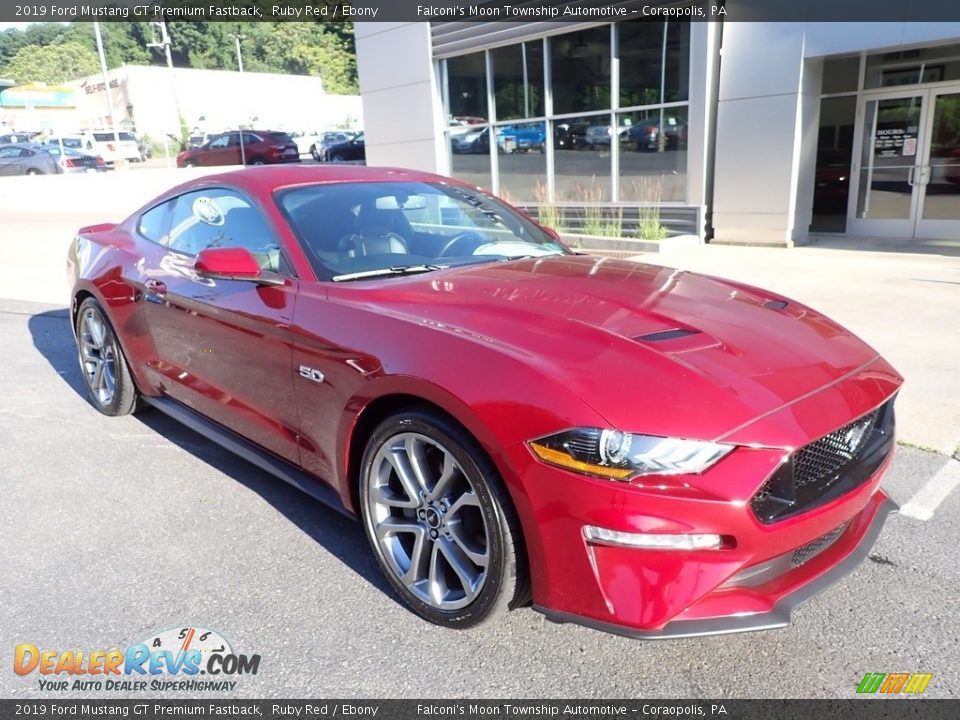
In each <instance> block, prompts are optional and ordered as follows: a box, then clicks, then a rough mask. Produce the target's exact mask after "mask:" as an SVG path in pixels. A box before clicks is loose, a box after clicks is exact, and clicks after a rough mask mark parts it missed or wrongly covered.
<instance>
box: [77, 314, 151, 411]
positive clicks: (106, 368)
mask: <svg viewBox="0 0 960 720" xmlns="http://www.w3.org/2000/svg"><path fill="white" fill-rule="evenodd" d="M76 331H77V357H78V359H79V362H80V372H81V374H82V375H83V381H84V385H85V386H86V388H87V396H88V397H89V399H90V403H91V404H92V405H93V406H94V407H95V408H96V409H97V410H99V411H100V412H102V413H103V414H104V415H110V416H117V415H129V414H130V413H132V412H135V411H136V410H137V409H138V404H139V402H138V401H139V393H138V392H137V387H136V385H135V384H134V382H133V378H132V377H131V375H130V368H129V367H128V366H127V360H126V358H125V357H124V355H123V350H122V349H121V348H120V343H119V342H118V341H117V336H116V333H115V332H114V330H113V326H112V325H110V321H109V320H108V319H107V316H106V314H105V313H104V312H103V308H102V307H100V303H98V302H97V301H96V300H94V299H93V298H87V299H86V300H84V301H83V302H82V303H81V304H80V309H79V310H78V311H77V326H76Z"/></svg>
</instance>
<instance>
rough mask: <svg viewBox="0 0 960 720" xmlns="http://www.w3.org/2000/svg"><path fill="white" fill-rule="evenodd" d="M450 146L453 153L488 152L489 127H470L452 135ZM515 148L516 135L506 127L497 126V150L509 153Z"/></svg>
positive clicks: (504, 153) (505, 153) (503, 153)
mask: <svg viewBox="0 0 960 720" xmlns="http://www.w3.org/2000/svg"><path fill="white" fill-rule="evenodd" d="M450 148H451V149H452V150H453V152H455V153H488V152H490V128H489V127H484V128H481V129H475V128H471V129H470V130H469V131H468V132H465V133H462V134H459V135H453V136H451V138H450ZM516 149H517V137H516V135H514V134H513V133H511V132H509V131H508V129H507V128H506V127H501V128H497V152H499V153H500V154H501V155H509V154H510V153H512V152H514V151H516Z"/></svg>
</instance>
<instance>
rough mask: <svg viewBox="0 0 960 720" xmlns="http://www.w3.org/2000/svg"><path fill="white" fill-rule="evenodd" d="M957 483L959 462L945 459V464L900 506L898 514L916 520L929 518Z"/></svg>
mask: <svg viewBox="0 0 960 720" xmlns="http://www.w3.org/2000/svg"><path fill="white" fill-rule="evenodd" d="M957 485H960V462H958V461H956V460H947V464H946V465H944V466H943V467H942V468H940V470H939V471H938V472H937V474H936V475H934V476H933V477H932V478H930V479H929V480H927V482H926V484H924V486H923V487H922V488H920V489H919V490H918V491H917V492H916V494H914V496H913V497H912V498H910V500H909V502H907V504H906V505H904V506H903V507H902V508H900V514H901V515H906V516H907V517H912V518H916V519H917V520H929V519H930V518H932V517H933V513H934V511H935V510H936V509H937V507H938V506H939V505H940V503H942V502H943V501H944V499H946V497H947V495H949V494H950V493H951V492H952V491H953V490H954V489H955V488H956V487H957Z"/></svg>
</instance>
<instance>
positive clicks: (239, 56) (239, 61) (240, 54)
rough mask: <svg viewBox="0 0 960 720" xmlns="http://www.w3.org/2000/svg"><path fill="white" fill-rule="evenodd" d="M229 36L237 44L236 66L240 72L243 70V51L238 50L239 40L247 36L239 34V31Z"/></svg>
mask: <svg viewBox="0 0 960 720" xmlns="http://www.w3.org/2000/svg"><path fill="white" fill-rule="evenodd" d="M230 37H232V38H233V41H234V42H235V43H236V46H237V68H239V70H240V72H243V52H241V50H240V41H241V40H243V39H244V38H246V37H247V36H246V35H241V34H240V33H233V34H232V35H231V36H230Z"/></svg>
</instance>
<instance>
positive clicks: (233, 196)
mask: <svg viewBox="0 0 960 720" xmlns="http://www.w3.org/2000/svg"><path fill="white" fill-rule="evenodd" d="M171 202H173V203H174V205H173V207H172V211H171V220H170V223H169V231H168V233H167V236H166V238H165V239H164V243H163V244H164V246H165V251H164V252H161V253H158V255H157V256H156V257H152V256H150V255H147V256H146V257H145V258H144V261H143V263H144V266H143V267H142V270H141V284H142V287H143V293H144V300H145V302H144V305H143V307H144V315H145V319H146V325H147V328H148V331H149V333H150V335H151V337H152V339H153V344H154V347H155V348H156V359H155V363H154V364H155V371H156V374H157V376H158V382H159V384H160V386H161V387H162V389H163V391H164V392H165V393H166V394H167V395H168V396H169V397H171V398H173V399H175V400H178V401H180V402H181V403H183V404H185V405H187V406H189V407H190V408H192V409H194V410H196V411H197V412H199V413H201V414H202V415H205V416H206V417H208V418H210V419H211V420H214V421H216V422H217V423H219V424H221V425H223V426H225V427H227V428H229V429H231V430H233V431H235V432H237V433H239V434H240V435H243V436H244V437H246V438H248V439H250V440H252V441H253V442H255V443H257V444H258V445H260V446H261V447H263V448H265V449H267V450H269V451H271V452H273V453H274V454H276V455H278V456H280V457H282V458H284V459H286V460H289V461H291V462H293V463H297V464H299V451H298V449H297V432H298V423H299V420H298V416H297V408H296V402H295V399H294V385H293V371H292V368H291V347H292V340H291V331H290V323H291V320H292V318H293V310H294V305H295V302H296V298H297V289H298V281H297V279H296V278H295V277H294V276H293V274H292V273H291V272H289V270H288V267H289V266H288V264H287V262H286V260H285V259H284V258H283V255H282V253H281V251H280V249H279V246H278V245H277V241H276V238H275V235H274V233H273V231H272V229H271V228H270V226H269V223H268V222H267V220H266V218H265V217H264V216H263V214H262V212H261V211H260V209H259V208H257V207H256V205H255V204H254V203H252V202H251V201H250V200H249V199H247V198H246V197H245V196H243V195H241V194H240V193H238V192H236V191H233V190H229V189H221V188H210V189H203V190H196V191H193V192H188V193H186V194H184V195H181V196H180V197H179V198H176V199H174V200H173V201H171ZM208 247H243V248H246V249H248V250H250V251H251V252H252V253H254V256H255V257H256V258H257V259H258V260H259V261H260V264H261V266H262V267H264V268H265V269H269V270H274V271H276V272H278V273H280V274H281V275H284V276H285V277H284V282H283V284H282V285H277V286H264V285H257V284H255V283H253V282H248V281H240V280H220V279H217V280H213V279H210V278H204V277H201V276H199V275H198V274H197V273H196V272H195V271H194V268H193V263H194V259H195V255H196V254H197V253H198V252H200V251H201V250H203V249H205V248H208Z"/></svg>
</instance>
